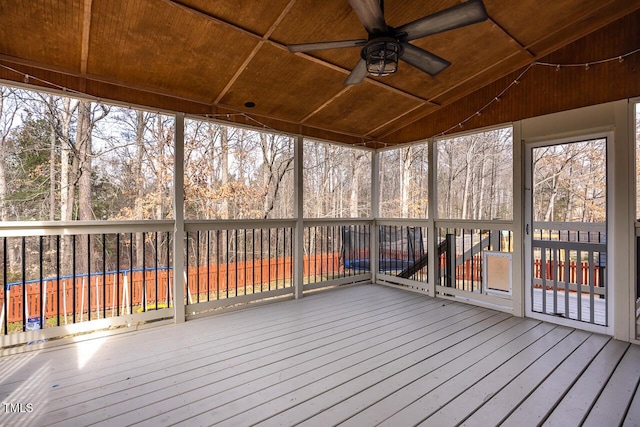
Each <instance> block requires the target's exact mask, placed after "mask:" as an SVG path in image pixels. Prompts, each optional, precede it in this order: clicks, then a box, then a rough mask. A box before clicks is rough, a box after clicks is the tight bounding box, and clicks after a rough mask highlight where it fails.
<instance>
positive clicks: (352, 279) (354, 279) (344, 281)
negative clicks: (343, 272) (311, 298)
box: [304, 273, 371, 291]
mask: <svg viewBox="0 0 640 427" xmlns="http://www.w3.org/2000/svg"><path fill="white" fill-rule="evenodd" d="M369 283H371V273H364V274H358V275H355V276H347V277H340V278H338V279H331V280H323V281H322V282H314V283H305V285H304V290H305V291H310V290H312V289H320V288H326V287H330V286H344V285H357V284H369Z"/></svg>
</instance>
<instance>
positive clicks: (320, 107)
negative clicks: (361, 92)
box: [300, 86, 353, 123]
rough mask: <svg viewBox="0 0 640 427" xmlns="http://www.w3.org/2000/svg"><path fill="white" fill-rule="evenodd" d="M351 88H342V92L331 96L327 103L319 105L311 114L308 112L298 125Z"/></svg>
mask: <svg viewBox="0 0 640 427" xmlns="http://www.w3.org/2000/svg"><path fill="white" fill-rule="evenodd" d="M352 87H353V86H345V87H343V88H342V90H341V91H340V92H338V93H336V94H335V95H333V96H332V97H331V98H329V99H328V100H327V101H325V102H324V103H323V104H322V105H320V106H319V107H318V108H316V109H315V110H313V111H312V112H310V113H309V114H307V115H306V116H304V117H303V118H302V120H300V123H304V122H306V121H307V120H309V119H310V118H311V117H313V116H315V115H316V114H318V113H319V112H320V111H322V110H323V109H324V107H326V106H327V105H329V104H331V103H332V102H333V101H335V100H336V99H337V98H339V97H341V96H342V95H343V94H345V93H346V92H348V91H349V89H351V88H352Z"/></svg>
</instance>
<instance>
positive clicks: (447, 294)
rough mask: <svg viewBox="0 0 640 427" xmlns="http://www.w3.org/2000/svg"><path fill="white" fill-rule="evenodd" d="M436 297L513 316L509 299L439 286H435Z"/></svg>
mask: <svg viewBox="0 0 640 427" xmlns="http://www.w3.org/2000/svg"><path fill="white" fill-rule="evenodd" d="M436 295H437V297H438V298H444V299H450V300H453V301H464V302H466V303H468V304H472V305H478V306H481V307H488V308H492V309H494V310H499V311H504V312H505V313H510V314H513V308H512V307H511V304H510V301H509V298H502V297H495V296H492V295H484V294H481V293H478V292H467V291H462V290H460V289H455V288H448V287H446V286H440V285H436Z"/></svg>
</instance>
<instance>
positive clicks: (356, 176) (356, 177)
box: [349, 151, 360, 218]
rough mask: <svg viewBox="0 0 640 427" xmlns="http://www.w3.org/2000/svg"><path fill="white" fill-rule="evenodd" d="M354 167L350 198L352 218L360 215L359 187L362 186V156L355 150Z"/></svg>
mask: <svg viewBox="0 0 640 427" xmlns="http://www.w3.org/2000/svg"><path fill="white" fill-rule="evenodd" d="M352 162H353V168H352V175H353V180H352V181H351V197H350V198H349V203H350V205H349V214H350V216H351V217H352V218H357V217H359V216H360V215H359V212H358V202H359V201H358V188H359V187H360V167H359V166H360V158H359V156H358V153H356V152H355V151H354V153H353V159H352Z"/></svg>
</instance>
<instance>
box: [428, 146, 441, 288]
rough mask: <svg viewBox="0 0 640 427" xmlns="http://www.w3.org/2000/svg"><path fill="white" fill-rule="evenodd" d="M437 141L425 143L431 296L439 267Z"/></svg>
mask: <svg viewBox="0 0 640 427" xmlns="http://www.w3.org/2000/svg"><path fill="white" fill-rule="evenodd" d="M436 144H437V141H436V140H435V138H432V139H431V140H430V141H429V142H428V145H427V162H428V167H429V169H428V174H429V178H428V194H427V203H428V206H427V217H428V220H429V221H428V223H427V224H428V226H427V233H428V234H427V242H428V244H427V251H428V253H427V262H428V264H427V265H428V268H427V270H428V274H427V280H428V282H429V283H427V293H428V294H429V295H431V296H433V297H435V296H436V284H437V283H436V282H437V277H438V276H437V275H436V273H437V271H438V270H437V269H438V268H439V264H438V260H439V256H438V236H437V235H436V218H437V216H438V204H437V200H438V194H437V183H438V178H437V173H436V171H437V163H438V150H437V149H436V148H437V147H436Z"/></svg>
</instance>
